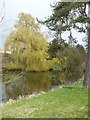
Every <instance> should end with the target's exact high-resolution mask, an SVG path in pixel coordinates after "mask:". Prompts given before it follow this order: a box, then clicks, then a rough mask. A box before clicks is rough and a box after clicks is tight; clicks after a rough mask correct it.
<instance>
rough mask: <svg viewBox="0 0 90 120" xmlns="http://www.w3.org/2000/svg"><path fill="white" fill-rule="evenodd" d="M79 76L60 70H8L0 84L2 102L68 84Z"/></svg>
mask: <svg viewBox="0 0 90 120" xmlns="http://www.w3.org/2000/svg"><path fill="white" fill-rule="evenodd" d="M77 79H79V78H75V76H74V77H73V75H72V76H71V75H68V74H67V75H65V73H64V74H63V73H60V72H52V71H48V72H26V73H24V74H21V72H8V74H4V75H3V77H2V87H1V86H0V89H2V90H0V98H1V99H0V102H1V101H2V102H6V101H8V100H9V99H18V97H19V96H26V95H29V94H32V93H34V92H36V93H38V92H40V91H45V92H47V91H49V90H52V89H54V88H56V87H58V86H61V85H68V84H71V83H72V82H75V81H76V80H77Z"/></svg>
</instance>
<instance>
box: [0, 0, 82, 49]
mask: <svg viewBox="0 0 90 120" xmlns="http://www.w3.org/2000/svg"><path fill="white" fill-rule="evenodd" d="M0 1H1V2H0V9H1V8H2V3H3V0H0ZM56 1H60V0H5V19H4V21H3V24H2V28H1V25H0V30H1V29H3V30H5V29H8V28H10V27H13V26H14V24H15V21H16V19H17V16H18V14H19V13H21V12H25V13H30V14H31V15H32V16H33V17H34V18H38V19H40V20H44V19H45V17H48V16H50V15H51V14H52V11H51V7H50V4H53V2H56ZM1 10H2V9H1ZM3 12H4V10H2V14H3ZM0 17H1V16H0ZM11 30H12V29H9V30H7V31H3V32H2V34H0V39H2V43H1V40H0V48H1V46H3V43H4V42H3V41H5V39H6V37H7V35H8V34H9V33H10V31H11ZM43 31H44V30H43ZM76 35H77V33H74V36H75V37H77V36H76ZM82 36H83V34H82V35H81V36H80V35H79V36H78V39H81V37H82ZM80 42H81V40H80ZM1 44H2V45H1Z"/></svg>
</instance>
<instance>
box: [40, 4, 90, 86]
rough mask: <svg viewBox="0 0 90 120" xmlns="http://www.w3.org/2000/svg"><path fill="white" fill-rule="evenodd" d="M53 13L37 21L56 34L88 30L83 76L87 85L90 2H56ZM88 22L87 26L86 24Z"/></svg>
mask: <svg viewBox="0 0 90 120" xmlns="http://www.w3.org/2000/svg"><path fill="white" fill-rule="evenodd" d="M87 5H88V6H89V9H88V10H89V13H88V15H89V16H88V15H87V13H86V6H87ZM51 7H52V8H53V13H52V15H51V16H49V17H48V18H47V19H46V20H45V21H39V22H41V23H42V24H45V25H46V26H47V27H48V28H49V29H51V30H53V31H54V32H55V33H56V35H57V36H60V37H61V35H62V33H63V32H64V31H71V29H72V28H73V29H75V30H77V31H78V32H84V33H87V31H88V52H87V63H86V71H85V78H84V82H83V83H84V86H85V87H88V86H89V84H90V82H89V80H90V2H87V3H86V2H56V3H55V4H54V5H53V6H51ZM87 23H88V26H87Z"/></svg>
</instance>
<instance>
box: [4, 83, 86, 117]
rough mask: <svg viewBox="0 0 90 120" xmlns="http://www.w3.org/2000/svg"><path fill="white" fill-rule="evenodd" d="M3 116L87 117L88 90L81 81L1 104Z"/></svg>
mask: <svg viewBox="0 0 90 120" xmlns="http://www.w3.org/2000/svg"><path fill="white" fill-rule="evenodd" d="M2 116H3V118H88V90H87V89H86V88H83V87H82V81H80V82H78V83H76V84H75V85H72V86H68V87H64V88H57V89H56V90H54V91H50V92H47V93H45V94H42V95H40V96H37V97H32V98H28V99H26V98H25V99H21V100H19V101H16V102H14V103H8V104H4V105H3V106H2Z"/></svg>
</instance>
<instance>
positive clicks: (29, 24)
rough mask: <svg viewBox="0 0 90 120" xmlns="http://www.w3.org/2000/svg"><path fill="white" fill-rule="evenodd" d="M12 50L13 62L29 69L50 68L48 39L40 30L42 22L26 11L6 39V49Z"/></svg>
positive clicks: (17, 65) (20, 15)
mask: <svg viewBox="0 0 90 120" xmlns="http://www.w3.org/2000/svg"><path fill="white" fill-rule="evenodd" d="M7 49H10V50H11V52H12V63H13V64H14V66H15V65H16V69H17V68H18V67H19V68H21V69H24V70H29V71H43V70H47V69H48V64H47V62H48V61H47V60H46V59H47V57H48V54H47V41H46V39H45V38H44V36H43V34H42V33H41V31H40V24H38V23H37V22H36V21H35V19H34V18H33V17H32V16H31V15H30V14H26V13H20V14H19V15H18V20H17V22H16V24H15V28H14V30H13V31H12V32H11V33H10V35H9V36H8V37H7V39H6V43H5V50H7Z"/></svg>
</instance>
